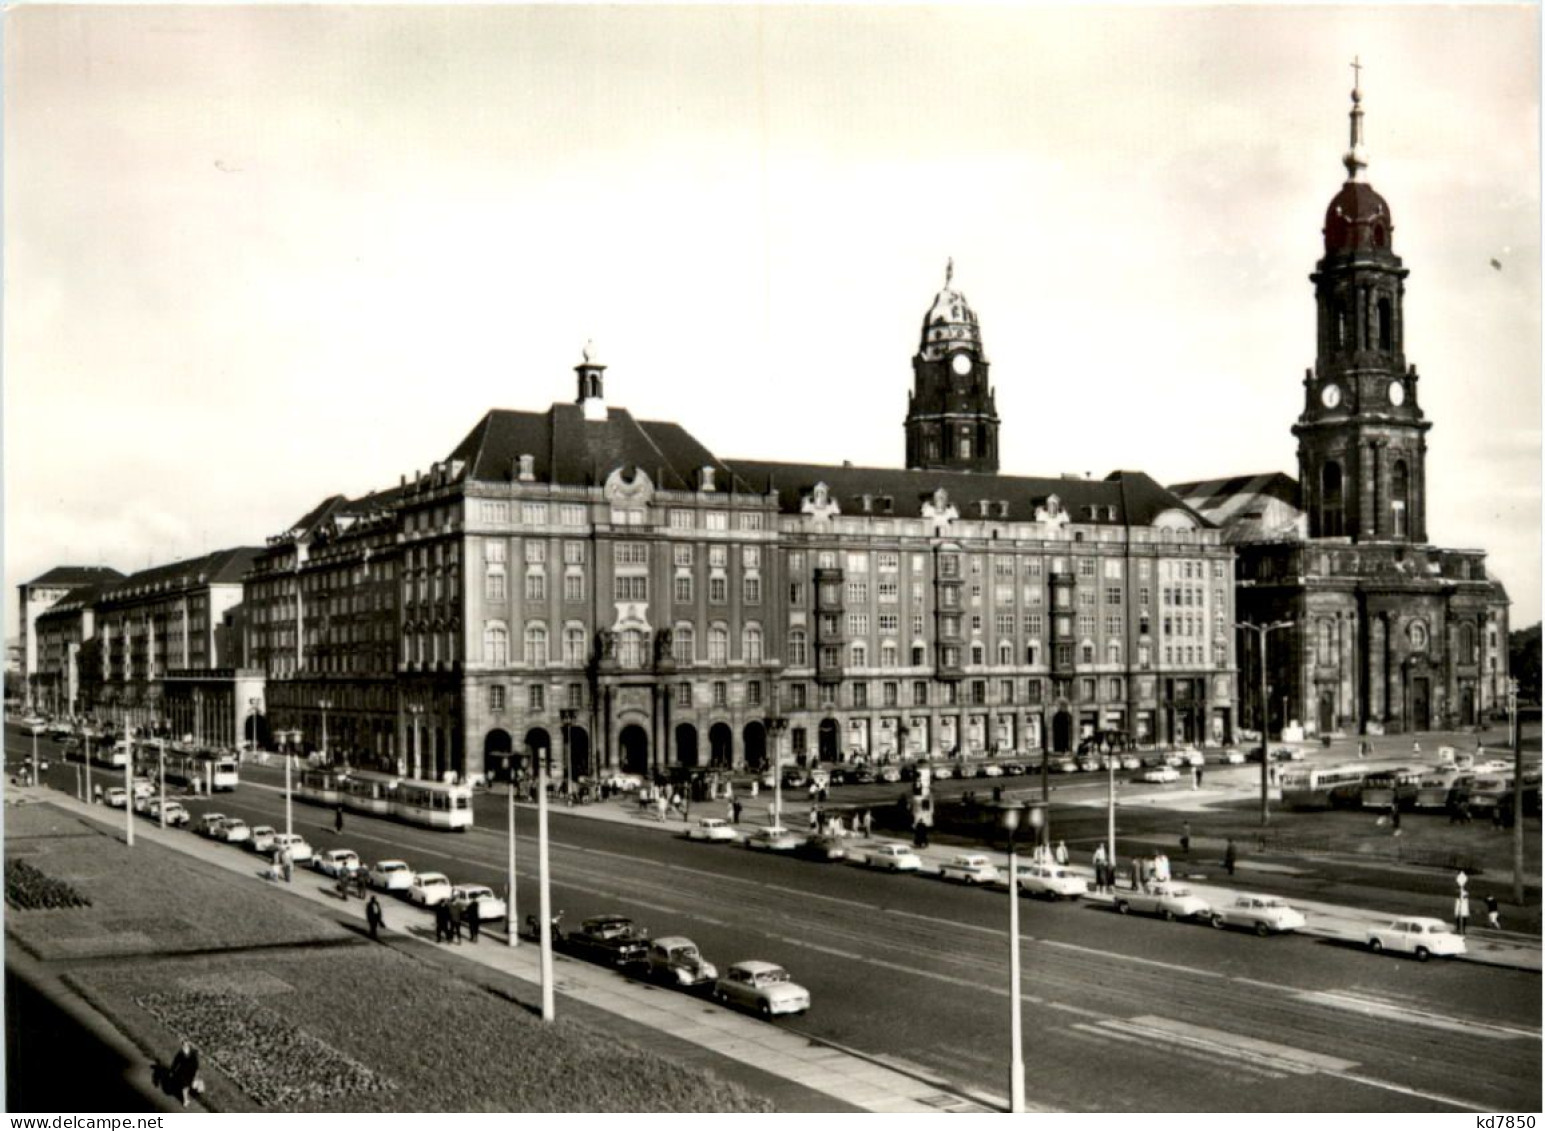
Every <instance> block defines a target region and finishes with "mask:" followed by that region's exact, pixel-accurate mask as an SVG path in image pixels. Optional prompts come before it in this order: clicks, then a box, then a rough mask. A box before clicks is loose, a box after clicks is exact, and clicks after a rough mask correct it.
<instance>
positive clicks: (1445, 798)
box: [1412, 769, 1473, 809]
mask: <svg viewBox="0 0 1545 1131" xmlns="http://www.w3.org/2000/svg"><path fill="white" fill-rule="evenodd" d="M1472 778H1473V775H1471V774H1469V773H1467V772H1465V771H1464V770H1460V769H1452V770H1429V771H1428V772H1427V773H1425V774H1423V775H1422V776H1421V777H1420V778H1419V779H1418V780H1417V783H1416V800H1415V801H1414V802H1412V805H1413V806H1414V807H1415V808H1417V809H1447V808H1448V803H1449V800H1450V799H1451V798H1452V797H1453V796H1454V790H1455V789H1460V788H1467V787H1468V786H1469V785H1470V782H1471V780H1472Z"/></svg>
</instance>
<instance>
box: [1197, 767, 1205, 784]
mask: <svg viewBox="0 0 1545 1131" xmlns="http://www.w3.org/2000/svg"><path fill="white" fill-rule="evenodd" d="M1205 772H1206V771H1204V770H1203V769H1202V767H1201V766H1198V767H1196V788H1197V789H1201V788H1202V775H1203V774H1204V773H1205Z"/></svg>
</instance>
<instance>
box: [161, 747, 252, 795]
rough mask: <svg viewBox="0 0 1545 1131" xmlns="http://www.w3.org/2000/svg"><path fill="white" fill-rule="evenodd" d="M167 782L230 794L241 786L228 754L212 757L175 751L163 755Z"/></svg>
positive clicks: (234, 760)
mask: <svg viewBox="0 0 1545 1131" xmlns="http://www.w3.org/2000/svg"><path fill="white" fill-rule="evenodd" d="M165 765H166V780H167V781H168V782H169V783H172V784H175V785H185V786H188V787H190V788H191V787H193V785H194V783H197V784H198V787H199V788H201V789H213V790H214V791H215V792H216V793H229V792H230V791H231V790H233V789H235V788H236V787H237V786H238V785H240V784H241V771H240V769H239V768H238V767H237V763H236V759H235V758H233V757H231V756H230V755H228V754H211V753H208V752H206V751H194V752H191V753H190V752H186V751H177V752H174V753H168V754H167V755H166V761H165Z"/></svg>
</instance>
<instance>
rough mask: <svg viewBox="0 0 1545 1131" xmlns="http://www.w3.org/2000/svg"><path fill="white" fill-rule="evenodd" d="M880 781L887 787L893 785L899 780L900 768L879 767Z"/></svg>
mask: <svg viewBox="0 0 1545 1131" xmlns="http://www.w3.org/2000/svg"><path fill="white" fill-rule="evenodd" d="M880 780H881V781H883V782H884V783H885V784H887V785H895V784H896V783H897V782H899V781H900V780H901V767H900V766H881V767H880Z"/></svg>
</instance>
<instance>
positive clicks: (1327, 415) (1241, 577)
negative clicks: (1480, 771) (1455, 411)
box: [1173, 90, 1508, 734]
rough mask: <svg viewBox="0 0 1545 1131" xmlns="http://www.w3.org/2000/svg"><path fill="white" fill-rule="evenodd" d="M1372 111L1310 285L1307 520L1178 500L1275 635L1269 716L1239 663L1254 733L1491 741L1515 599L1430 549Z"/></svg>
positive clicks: (1249, 493) (1349, 162) (1233, 500)
mask: <svg viewBox="0 0 1545 1131" xmlns="http://www.w3.org/2000/svg"><path fill="white" fill-rule="evenodd" d="M1361 101H1362V96H1361V92H1360V91H1359V90H1354V91H1353V93H1352V110H1351V146H1350V148H1349V149H1348V151H1347V153H1346V156H1345V157H1344V158H1343V163H1344V164H1345V166H1346V170H1347V180H1346V182H1345V183H1344V184H1343V185H1342V187H1341V189H1340V190H1339V191H1338V192H1337V193H1336V195H1335V197H1334V198H1333V199H1332V200H1331V202H1330V206H1329V207H1328V209H1327V210H1326V214H1325V224H1324V229H1323V233H1322V234H1323V238H1324V251H1323V255H1322V257H1321V258H1320V260H1319V262H1318V263H1317V264H1316V266H1315V271H1314V273H1313V274H1312V275H1311V276H1310V280H1311V281H1312V282H1313V284H1314V296H1315V308H1316V313H1317V318H1316V353H1315V365H1314V367H1313V368H1312V369H1310V370H1308V371H1307V372H1306V373H1305V374H1304V380H1303V390H1304V401H1303V409H1302V411H1301V413H1300V415H1299V417H1298V420H1297V422H1296V423H1295V424H1294V425H1293V434H1294V435H1295V436H1296V437H1297V438H1298V445H1299V446H1298V473H1299V474H1298V482H1297V485H1296V486H1297V499H1296V500H1295V501H1296V504H1297V513H1296V515H1290V514H1288V513H1286V511H1285V508H1284V499H1285V496H1284V495H1283V493H1282V492H1281V491H1280V490H1273V489H1271V488H1272V487H1273V486H1275V487H1280V485H1281V481H1282V480H1283V479H1284V478H1285V477H1281V476H1277V477H1253V478H1249V477H1241V478H1240V479H1237V480H1232V481H1222V480H1214V481H1210V482H1207V483H1189V484H1178V485H1176V486H1175V487H1174V488H1173V490H1174V491H1175V493H1176V494H1178V495H1180V496H1181V497H1182V498H1185V499H1186V500H1187V501H1188V502H1189V503H1190V504H1191V505H1192V506H1194V507H1196V508H1197V509H1198V510H1199V511H1201V513H1203V514H1217V515H1220V516H1224V515H1226V516H1227V517H1226V518H1225V519H1224V522H1225V524H1226V526H1227V527H1228V533H1227V535H1226V537H1227V538H1228V541H1230V542H1231V543H1232V544H1233V545H1234V546H1235V548H1236V549H1237V551H1238V554H1239V560H1238V567H1237V569H1238V598H1237V600H1238V603H1239V612H1240V616H1241V618H1242V619H1244V620H1246V621H1249V622H1252V623H1256V624H1262V625H1264V624H1272V623H1276V622H1287V623H1288V624H1289V626H1290V627H1287V628H1285V629H1284V630H1282V631H1279V632H1277V633H1275V634H1271V639H1270V645H1269V649H1268V654H1267V658H1266V668H1265V679H1266V682H1267V683H1268V684H1269V687H1270V691H1269V692H1268V694H1267V696H1266V702H1265V706H1264V709H1263V707H1262V704H1261V702H1260V699H1261V696H1260V694H1259V692H1258V691H1257V690H1256V689H1257V688H1258V687H1259V685H1260V681H1261V669H1260V660H1259V659H1258V658H1257V653H1256V651H1255V648H1254V645H1253V643H1252V646H1251V647H1250V648H1249V649H1246V648H1244V647H1243V642H1242V647H1241V656H1242V657H1243V664H1242V672H1243V676H1244V686H1245V687H1246V688H1248V689H1249V693H1247V694H1246V696H1245V699H1244V701H1245V703H1246V708H1245V712H1244V716H1245V718H1246V720H1247V721H1248V723H1249V725H1251V726H1255V727H1259V726H1261V725H1262V724H1263V722H1264V725H1265V726H1266V727H1267V728H1268V729H1269V730H1273V731H1275V730H1279V729H1281V728H1282V727H1284V726H1294V725H1298V726H1301V727H1302V728H1303V729H1304V730H1305V731H1306V732H1308V733H1311V734H1313V733H1319V734H1329V733H1332V732H1336V731H1353V732H1356V733H1384V732H1410V731H1424V730H1429V729H1440V728H1443V729H1446V728H1452V727H1471V726H1476V725H1478V724H1480V723H1481V722H1482V721H1483V719H1484V718H1485V716H1486V715H1487V714H1488V713H1490V712H1493V711H1496V710H1499V709H1500V708H1501V707H1502V705H1503V704H1505V702H1506V690H1507V674H1508V673H1507V647H1506V641H1507V627H1508V599H1507V594H1506V592H1505V590H1504V589H1503V588H1502V586H1501V585H1500V583H1498V582H1497V581H1495V580H1494V579H1492V578H1490V577H1489V576H1488V575H1487V571H1486V555H1485V552H1484V551H1481V550H1455V549H1441V548H1439V547H1436V546H1433V545H1432V544H1431V543H1430V542H1429V541H1428V537H1427V506H1426V500H1427V493H1426V457H1427V433H1428V431H1429V430H1430V429H1431V427H1432V423H1431V422H1430V421H1429V420H1427V419H1426V417H1425V415H1424V414H1423V412H1422V409H1421V403H1420V396H1419V379H1418V375H1417V370H1416V366H1414V365H1411V364H1409V363H1408V361H1407V359H1406V352H1405V343H1406V321H1405V312H1404V303H1405V280H1406V277H1407V275H1408V274H1409V272H1408V271H1407V269H1406V268H1405V266H1404V264H1403V263H1402V262H1401V260H1400V257H1399V256H1398V255H1396V254H1395V251H1394V231H1395V225H1394V220H1393V218H1392V215H1391V211H1390V208H1389V205H1388V203H1387V202H1386V201H1385V200H1384V198H1383V197H1382V196H1380V195H1379V194H1378V193H1377V192H1375V191H1374V189H1373V188H1372V186H1371V185H1369V184H1368V183H1367V181H1366V179H1365V177H1366V170H1367V155H1366V152H1365V150H1364V146H1363V111H1362V105H1361Z"/></svg>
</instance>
